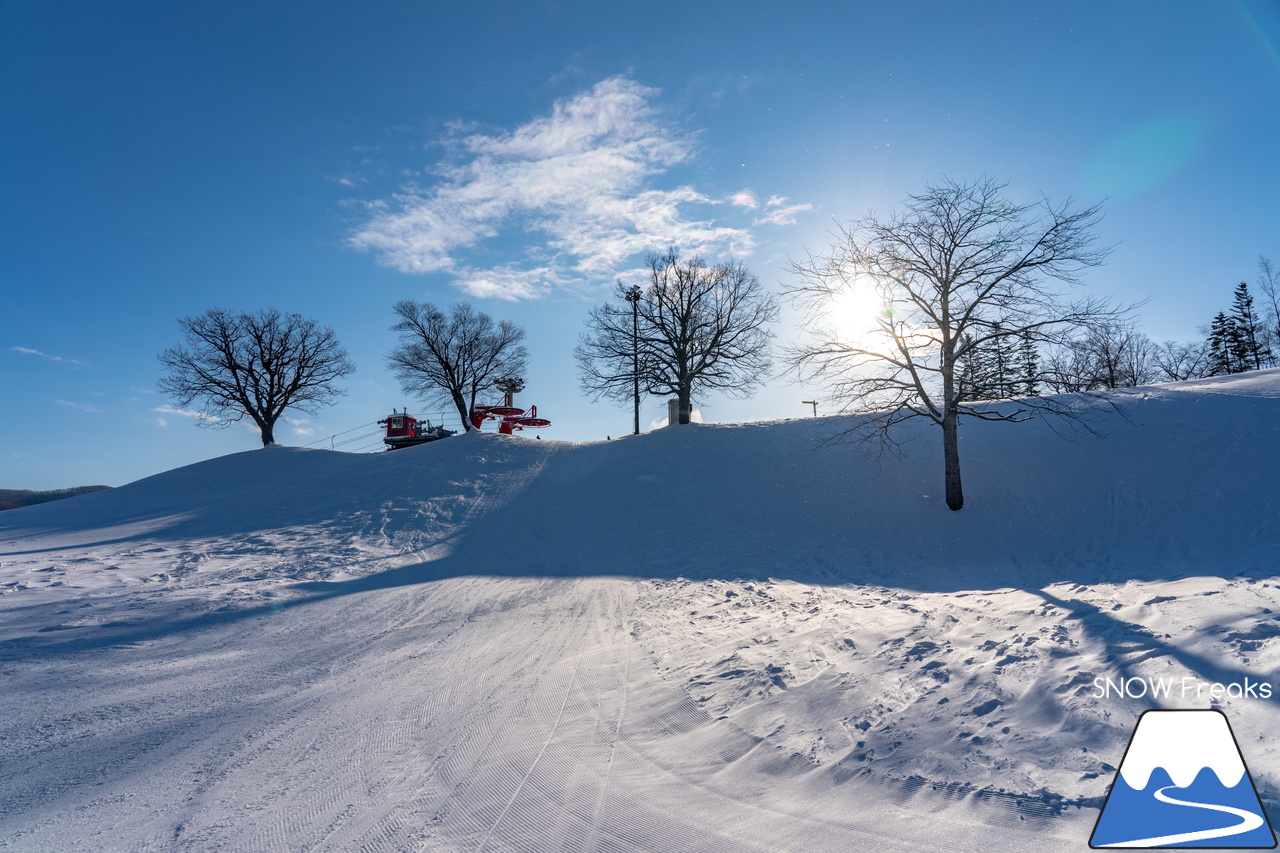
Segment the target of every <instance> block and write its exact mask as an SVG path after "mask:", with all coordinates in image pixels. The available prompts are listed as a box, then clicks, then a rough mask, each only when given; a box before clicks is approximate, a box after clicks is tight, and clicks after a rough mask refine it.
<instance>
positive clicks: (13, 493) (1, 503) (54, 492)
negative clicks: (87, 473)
mask: <svg viewBox="0 0 1280 853" xmlns="http://www.w3.org/2000/svg"><path fill="white" fill-rule="evenodd" d="M109 488H111V487H110V486H76V487H75V488H73V489H50V490H49V491H47V492H33V491H31V490H30V489H0V511H3V510H6V509H17V508H18V507H20V506H31V505H33V504H42V503H44V502H45V501H60V500H62V499H63V498H74V497H75V496H76V495H87V494H89V493H90V492H100V491H102V490H103V489H109Z"/></svg>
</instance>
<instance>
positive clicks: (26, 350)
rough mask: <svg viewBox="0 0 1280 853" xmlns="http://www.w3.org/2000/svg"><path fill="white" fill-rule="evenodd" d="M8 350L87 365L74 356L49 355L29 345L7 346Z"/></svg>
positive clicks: (79, 365) (77, 365) (65, 362)
mask: <svg viewBox="0 0 1280 853" xmlns="http://www.w3.org/2000/svg"><path fill="white" fill-rule="evenodd" d="M9 351H10V352H20V353H22V354H23V355H38V356H40V357H41V358H47V359H49V360H50V361H57V362H61V363H62V364H73V365H75V366H76V367H88V365H87V364H86V363H85V362H83V361H76V360H75V359H74V358H63V357H62V356H59V355H49V354H48V353H45V352H40V350H38V349H31V347H9Z"/></svg>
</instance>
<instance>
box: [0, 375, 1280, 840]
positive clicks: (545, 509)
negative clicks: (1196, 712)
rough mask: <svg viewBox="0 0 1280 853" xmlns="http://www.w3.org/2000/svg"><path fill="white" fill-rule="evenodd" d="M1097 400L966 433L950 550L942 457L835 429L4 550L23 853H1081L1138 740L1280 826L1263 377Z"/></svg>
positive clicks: (3, 823) (548, 450)
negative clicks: (1191, 741)
mask: <svg viewBox="0 0 1280 853" xmlns="http://www.w3.org/2000/svg"><path fill="white" fill-rule="evenodd" d="M1112 400H1113V401H1114V403H1115V408H1114V409H1112V408H1111V407H1101V408H1099V409H1098V410H1097V415H1098V417H1099V418H1100V420H1099V422H1098V424H1099V425H1100V426H1103V427H1104V428H1105V431H1106V432H1108V433H1109V435H1108V436H1107V437H1106V438H1105V439H1098V438H1094V437H1092V436H1090V435H1087V434H1084V433H1080V434H1072V433H1071V432H1069V431H1068V430H1064V428H1063V426H1062V425H1060V424H1059V425H1057V431H1056V432H1055V430H1054V428H1053V425H1051V424H1048V423H1043V422H1032V423H1026V424H1017V425H1007V424H988V423H967V424H965V426H964V427H963V428H962V431H961V442H962V445H961V454H962V463H963V466H964V475H965V489H966V497H967V501H968V503H967V505H966V507H965V509H964V510H963V511H961V512H959V513H952V512H949V511H948V510H947V509H946V508H945V506H944V505H943V502H942V499H941V460H940V456H941V454H940V449H939V447H938V444H939V441H938V437H937V435H936V434H935V433H934V432H932V431H929V430H928V429H926V428H925V426H924V425H920V426H919V427H916V428H914V429H915V435H916V438H915V440H913V441H910V442H908V444H907V445H906V456H905V458H902V459H896V458H892V457H885V458H883V459H881V460H879V461H874V460H869V459H867V458H865V457H864V456H863V455H862V454H861V453H860V452H859V451H858V450H856V449H854V448H851V447H849V446H847V445H844V446H840V445H837V446H823V445H822V444H821V443H820V441H819V440H820V439H822V438H823V437H825V436H829V435H831V434H832V433H833V432H834V431H836V430H837V429H839V428H840V427H841V425H842V422H841V421H839V420H838V419H833V418H831V419H829V418H814V419H805V420H793V421H780V422H774V423H762V424H746V425H738V426H726V425H690V426H685V427H675V428H668V429H664V430H660V431H658V432H655V433H653V434H650V435H646V436H641V437H636V438H630V437H629V438H625V439H620V440H614V441H610V442H597V443H589V444H571V443H561V442H554V441H545V440H544V441H529V440H526V439H522V438H506V437H500V436H496V435H474V434H473V435H467V436H461V437H458V438H454V439H450V440H448V441H442V442H438V443H434V444H428V445H424V446H421V447H418V448H413V449H409V450H404V451H399V452H396V453H388V454H380V455H373V456H367V455H349V454H342V453H333V452H329V451H320V450H300V449H285V448H270V449H266V450H258V451H252V452H247V453H241V454H237V455H233V456H228V457H224V458H220V459H214V460H210V461H208V462H204V463H200V464H198V465H193V466H190V467H187V468H182V469H179V470H175V471H170V472H168V473H165V474H161V475H158V476H155V477H151V478H148V479H146V480H141V481H139V482H137V483H133V484H130V485H128V486H124V487H122V488H119V489H114V490H111V491H109V492H101V493H97V494H92V495H87V496H84V497H80V498H74V499H71V500H67V501H61V502H57V503H53V504H45V505H41V506H37V507H31V508H27V509H21V510H13V511H10V512H5V513H3V514H2V515H0V850H13V851H50V850H59V851H62V850H67V851H71V850H76V851H79V850H121V851H150V850H156V851H159V850H192V851H276V850H281V851H295V850H296V851H304V850H305V851H318V850H331V851H351V850H362V851H393V850H394V851H399V850H428V851H504V850H505V851H522V853H523V851H540V850H555V851H560V850H584V851H585V850H592V851H685V850H689V851H693V850H699V851H702V850H705V851H717V853H721V852H723V853H732V851H783V850H791V851H826V850H831V851H836V850H840V851H847V850H876V851H897V850H903V851H906V850H945V851H952V850H963V851H984V853H999V851H1010V853H1012V851H1024V850H1041V851H1052V850H1063V851H1067V850H1085V849H1087V841H1088V838H1089V834H1090V832H1091V830H1092V827H1093V823H1094V820H1095V818H1096V817H1097V813H1098V812H1097V807H1098V806H1099V805H1100V804H1101V802H1102V797H1103V796H1104V795H1105V792H1106V789H1107V786H1108V785H1109V784H1110V782H1111V780H1112V778H1113V777H1114V771H1115V767H1116V766H1117V765H1118V764H1119V762H1120V758H1121V755H1122V753H1123V752H1124V748H1125V744H1126V742H1127V740H1128V738H1129V735H1130V733H1131V731H1132V729H1133V725H1134V723H1135V722H1136V720H1137V718H1138V715H1139V714H1140V712H1141V711H1142V710H1144V709H1147V708H1152V707H1167V708H1171V707H1187V708H1206V707H1220V708H1222V709H1223V710H1225V711H1226V712H1227V714H1228V716H1229V719H1230V721H1231V725H1232V728H1233V730H1234V732H1235V736H1236V738H1237V739H1238V740H1239V742H1240V745H1241V747H1242V749H1243V751H1244V757H1245V759H1246V761H1247V763H1248V766H1249V770H1250V772H1251V774H1252V778H1253V780H1254V781H1255V783H1256V784H1257V787H1258V789H1259V793H1260V794H1261V796H1262V798H1263V800H1264V802H1266V803H1267V804H1268V806H1269V807H1271V808H1272V809H1273V810H1274V809H1275V807H1276V805H1278V804H1280V736H1277V735H1276V732H1278V731H1280V713H1278V711H1280V709H1278V708H1277V700H1278V699H1280V671H1278V669H1280V556H1278V555H1280V497H1278V495H1280V486H1278V484H1280V479H1278V474H1280V428H1278V427H1277V424H1278V423H1280V371H1264V372H1260V373H1255V374H1249V375H1245V376H1241V377H1230V378H1224V379H1218V380H1201V381H1198V382H1190V383H1180V384H1176V385H1168V386H1155V387H1150V388H1141V389H1135V390H1133V391H1131V392H1127V393H1123V394H1117V395H1115V396H1114V397H1112ZM911 429H912V428H910V427H909V428H908V431H909V432H910V431H911ZM1059 433H1062V435H1059ZM1063 436H1065V438H1064V437H1063ZM1095 679H1112V682H1113V683H1115V682H1116V681H1118V680H1120V679H1127V681H1126V682H1125V683H1126V684H1127V685H1128V686H1129V688H1130V690H1131V692H1136V691H1137V690H1138V689H1139V688H1141V687H1144V686H1145V685H1149V684H1151V683H1152V681H1153V680H1155V681H1156V683H1157V684H1161V683H1163V684H1165V685H1172V688H1171V690H1172V692H1171V694H1170V695H1167V696H1161V697H1160V698H1158V699H1153V698H1152V697H1151V695H1150V693H1149V692H1148V695H1146V696H1145V697H1141V698H1132V697H1128V698H1127V697H1124V696H1117V695H1114V694H1113V695H1110V696H1104V697H1099V696H1097V695H1096V694H1097V692H1098V691H1097V690H1096V689H1095V685H1096V684H1097V683H1105V682H1096V681H1095ZM1161 679H1163V680H1164V681H1160V680H1161ZM1213 683H1220V684H1222V685H1224V686H1227V687H1230V686H1236V687H1237V688H1239V689H1238V690H1235V691H1233V692H1239V690H1240V689H1243V686H1244V685H1246V684H1254V685H1257V684H1261V683H1265V684H1269V685H1270V686H1271V687H1270V690H1271V692H1272V697H1271V698H1270V699H1268V698H1264V697H1262V696H1260V695H1257V696H1255V695H1242V696H1234V695H1230V696H1228V695H1224V696H1222V697H1221V698H1219V699H1214V698H1212V696H1211V695H1210V692H1209V691H1211V690H1212V689H1213V688H1212V684H1213ZM1146 689H1147V690H1149V689H1150V688H1149V687H1147V688H1146ZM1197 690H1199V693H1200V695H1199V696H1197V695H1196V691H1197ZM1188 691H1189V692H1188Z"/></svg>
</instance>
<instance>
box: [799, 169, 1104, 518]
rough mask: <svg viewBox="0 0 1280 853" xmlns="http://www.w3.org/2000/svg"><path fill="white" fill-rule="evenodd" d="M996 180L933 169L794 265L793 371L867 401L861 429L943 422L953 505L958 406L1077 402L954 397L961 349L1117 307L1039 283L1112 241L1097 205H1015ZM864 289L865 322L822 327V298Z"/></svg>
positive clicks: (1046, 340)
mask: <svg viewBox="0 0 1280 853" xmlns="http://www.w3.org/2000/svg"><path fill="white" fill-rule="evenodd" d="M1003 191H1004V185H1003V184H999V183H997V182H995V181H993V180H991V179H983V180H980V181H977V182H975V183H970V184H960V183H956V182H953V181H950V180H947V181H944V182H943V183H942V184H941V185H939V186H931V187H928V188H927V189H926V191H925V192H924V193H922V194H921V195H916V196H911V197H910V198H909V200H908V202H907V204H906V208H905V210H904V211H902V212H900V213H895V214H893V215H891V216H889V217H888V218H885V219H877V218H876V217H875V216H869V217H867V218H866V219H863V220H862V221H860V222H857V223H854V224H853V225H851V226H849V227H847V228H842V229H841V231H840V235H839V241H838V242H837V243H836V244H835V245H834V246H833V247H832V249H831V251H830V252H829V254H827V255H825V256H820V257H817V258H815V257H813V256H810V257H809V258H808V259H807V260H806V261H805V262H803V263H794V262H793V264H792V272H793V273H794V274H795V275H796V276H797V277H798V279H799V283H798V284H796V285H795V286H793V287H791V288H790V289H789V291H788V292H789V293H790V294H791V295H792V296H793V298H795V299H797V300H798V301H799V302H800V303H801V304H802V305H804V306H805V307H806V308H807V309H808V312H809V323H808V326H807V328H808V331H809V333H810V336H809V339H808V341H807V342H803V343H801V344H799V345H797V346H795V347H793V348H792V350H791V353H790V362H791V366H792V368H793V370H794V371H795V372H796V373H798V374H799V375H800V377H801V378H803V379H809V378H816V379H821V380H825V381H826V382H827V383H828V387H829V390H830V393H831V395H832V397H833V399H835V400H836V401H837V402H839V403H840V405H841V407H842V410H843V411H853V410H863V411H867V410H876V411H874V412H872V413H870V414H868V416H867V417H865V418H863V419H861V420H860V423H859V426H857V427H854V428H853V430H852V432H860V433H861V437H862V438H864V439H865V438H870V437H873V436H878V437H879V439H880V440H881V441H882V442H886V443H888V444H889V445H893V444H894V439H893V438H892V433H891V428H892V427H893V426H894V425H896V424H898V423H901V422H903V421H906V420H909V419H911V418H925V419H927V420H929V421H931V422H933V423H935V424H937V425H938V426H939V427H941V429H942V447H943V458H944V471H945V483H946V501H947V506H948V507H950V508H951V509H953V510H958V509H960V508H961V507H962V506H963V505H964V492H963V489H962V484H961V479H960V444H959V431H958V430H959V423H960V418H961V417H965V416H968V417H974V418H981V419H983V420H994V421H1020V420H1025V419H1027V418H1028V417H1030V416H1031V415H1032V414H1033V413H1034V412H1035V411H1036V410H1040V411H1046V412H1054V413H1058V414H1063V415H1068V416H1071V415H1073V414H1075V413H1078V412H1079V405H1078V403H1079V402H1080V401H1075V403H1074V404H1073V401H1070V400H1064V399H1061V398H1045V399H1039V400H1038V399H1034V398H1030V399H1023V400H1020V401H1018V402H1017V403H1016V404H1011V403H1005V404H994V403H984V402H981V401H972V402H967V403H966V402H964V397H965V393H964V388H963V387H962V386H963V383H962V382H961V381H960V378H961V377H960V374H959V368H960V367H961V366H962V365H963V364H964V363H965V359H966V358H967V357H968V356H969V354H970V352H971V351H974V350H977V349H981V348H984V347H986V348H989V347H991V346H993V345H994V344H996V343H997V342H999V341H1001V340H1002V339H1008V340H1011V341H1018V342H1023V341H1030V342H1031V344H1032V345H1034V346H1037V347H1047V346H1051V345H1054V344H1060V343H1062V342H1063V341H1065V340H1066V339H1067V337H1068V336H1069V335H1070V334H1071V333H1072V331H1073V330H1077V329H1080V328H1082V327H1089V326H1093V325H1096V324H1098V323H1101V322H1103V321H1106V320H1110V319H1113V318H1115V317H1116V316H1119V314H1120V313H1121V312H1118V311H1116V310H1115V309H1113V308H1111V307H1110V306H1109V304H1108V303H1106V302H1104V301H1100V300H1096V299H1085V300H1080V301H1075V302H1069V301H1067V300H1066V299H1065V298H1064V297H1063V296H1061V295H1060V294H1058V293H1056V292H1055V291H1053V290H1052V289H1051V288H1050V286H1049V282H1051V281H1058V282H1063V283H1067V284H1075V283H1077V282H1078V281H1079V276H1080V273H1081V272H1082V271H1083V270H1084V269H1086V268H1088V267H1093V266H1097V265H1099V264H1101V263H1102V262H1103V260H1104V259H1105V257H1106V255H1107V253H1108V251H1109V250H1108V249H1105V248H1098V247H1096V245H1095V242H1096V241H1095V238H1094V236H1093V230H1094V227H1095V226H1096V224H1097V222H1098V219H1099V217H1100V211H1099V208H1098V207H1096V206H1095V207H1089V208H1086V209H1084V210H1073V209H1072V208H1071V204H1070V202H1069V201H1068V202H1067V203H1064V204H1060V205H1055V204H1053V203H1051V202H1050V201H1048V200H1047V199H1044V200H1042V201H1041V202H1040V203H1038V204H1034V205H1027V204H1015V203H1013V202H1011V201H1009V200H1008V199H1006V198H1005V197H1004V195H1003ZM868 289H869V290H870V291H871V292H872V293H874V294H875V297H876V300H877V302H878V304H879V305H880V306H882V308H881V311H880V313H879V316H878V317H877V321H876V327H875V330H874V331H873V332H871V333H868V334H867V335H865V336H861V337H860V339H857V338H853V337H851V336H850V335H849V334H847V333H845V332H843V331H842V330H840V329H839V328H838V327H835V326H833V325H831V323H830V320H831V317H830V314H831V310H832V308H833V306H837V305H839V304H840V303H841V302H842V300H843V299H844V298H845V297H847V296H849V295H851V294H857V293H859V292H860V291H862V292H865V291H867V290H868ZM1032 378H1034V377H1032ZM1027 380H1028V377H1021V378H1020V380H1019V381H1022V382H1026V381H1027ZM962 403H963V405H962ZM881 446H884V445H883V444H882V445H881Z"/></svg>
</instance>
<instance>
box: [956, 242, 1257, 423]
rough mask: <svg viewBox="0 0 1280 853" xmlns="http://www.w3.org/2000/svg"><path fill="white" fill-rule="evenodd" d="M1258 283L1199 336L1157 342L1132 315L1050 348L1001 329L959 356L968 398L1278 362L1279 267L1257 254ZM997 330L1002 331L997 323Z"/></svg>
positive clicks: (1113, 384) (1127, 383)
mask: <svg viewBox="0 0 1280 853" xmlns="http://www.w3.org/2000/svg"><path fill="white" fill-rule="evenodd" d="M1256 285H1257V286H1256V288H1252V289H1251V288H1250V287H1249V284H1248V283H1247V282H1243V281H1242V282H1240V283H1239V284H1237V285H1236V287H1235V290H1234V292H1233V294H1232V300H1231V305H1230V307H1229V308H1226V309H1224V310H1222V311H1219V312H1218V314H1217V315H1216V316H1214V317H1213V319H1212V320H1211V321H1210V322H1209V323H1208V324H1207V325H1206V326H1204V327H1202V328H1201V333H1202V334H1203V336H1204V337H1202V338H1201V339H1199V340H1194V341H1187V342H1181V341H1165V342H1163V343H1156V342H1155V341H1153V340H1151V338H1149V337H1148V336H1147V335H1146V334H1144V333H1143V332H1142V331H1140V330H1139V328H1138V324H1137V322H1136V321H1135V320H1134V319H1133V318H1131V317H1109V318H1107V319H1106V320H1105V321H1103V322H1099V323H1093V324H1088V325H1085V326H1082V327H1081V328H1080V329H1079V330H1078V332H1077V334H1076V335H1075V336H1074V337H1072V338H1071V339H1070V340H1068V341H1065V342H1063V343H1060V344H1058V345H1056V346H1053V347H1050V348H1047V349H1046V348H1043V347H1040V348H1038V347H1037V346H1036V345H1035V343H1034V342H1032V341H1030V340H1027V339H1025V338H1018V337H1016V336H1004V337H1002V336H999V335H997V336H995V337H994V339H993V340H992V341H991V342H990V343H988V344H986V345H985V346H981V347H973V348H969V354H968V355H967V356H966V358H964V359H963V360H962V361H961V364H960V365H959V367H960V370H959V380H960V388H961V393H962V395H963V399H966V400H999V399H1007V398H1010V397H1023V396H1034V395H1036V394H1041V393H1079V392H1084V391H1102V390H1106V389H1108V388H1128V387H1132V386H1135V385H1147V384H1150V383H1154V382H1176V381H1179V380H1183V379H1201V378H1204V377H1207V376H1225V375H1227V374H1231V373H1243V372H1246V371H1249V370H1262V369H1265V368H1268V367H1277V366H1280V267H1277V266H1276V265H1275V264H1274V263H1273V262H1272V261H1271V260H1270V259H1268V258H1265V257H1263V258H1260V259H1259V261H1258V277H1257V282H1256ZM1255 293H1256V294H1257V295H1256V296H1255ZM992 330H993V331H995V332H997V333H998V332H999V331H1000V329H999V323H994V324H993V326H992Z"/></svg>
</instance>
